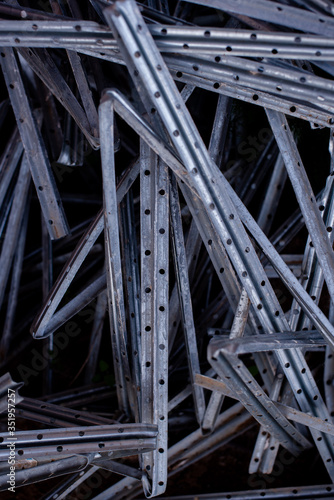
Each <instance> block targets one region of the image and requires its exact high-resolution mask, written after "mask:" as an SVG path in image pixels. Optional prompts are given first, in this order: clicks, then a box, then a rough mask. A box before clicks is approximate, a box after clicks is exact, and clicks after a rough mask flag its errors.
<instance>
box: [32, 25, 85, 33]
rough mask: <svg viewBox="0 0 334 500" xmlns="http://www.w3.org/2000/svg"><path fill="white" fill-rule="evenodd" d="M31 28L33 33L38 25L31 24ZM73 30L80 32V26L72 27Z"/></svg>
mask: <svg viewBox="0 0 334 500" xmlns="http://www.w3.org/2000/svg"><path fill="white" fill-rule="evenodd" d="M31 27H32V29H33V30H34V31H37V30H38V25H37V24H33V25H32V26H31ZM74 29H75V31H81V26H80V25H79V24H77V25H76V26H74Z"/></svg>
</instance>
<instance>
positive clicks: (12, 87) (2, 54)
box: [1, 39, 53, 226]
mask: <svg viewBox="0 0 334 500" xmlns="http://www.w3.org/2000/svg"><path fill="white" fill-rule="evenodd" d="M17 40H18V39H17ZM18 43H19V41H18ZM1 57H6V55H5V54H4V53H3V52H1ZM9 88H10V89H12V90H13V89H15V85H14V84H13V83H10V84H9ZM19 122H20V123H24V119H23V118H20V119H19ZM38 189H39V191H43V190H44V188H43V186H38ZM48 222H49V224H50V226H52V225H53V220H51V219H50V220H49V221H48Z"/></svg>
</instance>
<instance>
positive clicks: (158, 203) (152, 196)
mask: <svg viewBox="0 0 334 500" xmlns="http://www.w3.org/2000/svg"><path fill="white" fill-rule="evenodd" d="M140 180H141V186H140V187H141V206H140V214H141V217H140V219H141V328H142V335H141V341H142V364H141V367H142V377H141V381H142V406H141V414H142V421H143V422H145V423H154V424H157V425H158V430H159V433H158V445H157V448H158V449H157V450H156V451H154V452H151V453H149V454H144V455H143V456H142V468H143V469H145V471H146V475H147V479H148V481H145V480H144V479H143V487H144V491H145V494H146V495H147V496H149V497H151V496H156V495H157V494H160V493H163V492H164V491H165V488H166V481H167V422H168V303H169V297H168V274H169V270H168V246H169V243H168V233H169V227H168V199H169V186H168V173H167V166H166V165H165V164H164V163H163V162H161V161H159V160H158V158H157V156H156V155H155V153H154V152H153V151H152V150H151V149H150V148H149V147H148V146H147V145H146V144H145V143H144V142H143V141H141V175H140Z"/></svg>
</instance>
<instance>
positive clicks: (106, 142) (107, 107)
mask: <svg viewBox="0 0 334 500" xmlns="http://www.w3.org/2000/svg"><path fill="white" fill-rule="evenodd" d="M99 117H100V129H101V146H102V147H101V161H102V178H103V204H104V224H105V229H104V232H105V243H106V261H107V266H108V267H107V269H108V278H107V284H108V299H109V304H108V305H109V309H110V312H111V313H112V318H113V321H112V324H110V330H111V332H110V333H111V339H112V345H113V356H114V370H115V378H116V387H117V395H118V400H119V405H120V408H121V409H122V411H124V412H125V413H128V412H129V404H130V405H131V406H132V404H133V399H132V398H133V394H132V387H131V385H130V381H131V378H130V366H129V360H128V352H127V331H126V324H125V310H124V297H123V278H122V267H121V253H120V244H119V224H118V203H117V195H116V179H115V159H114V134H113V122H114V111H113V107H112V105H111V103H110V102H109V101H108V100H102V102H101V104H100V107H99ZM110 316H111V315H110ZM128 398H129V399H128ZM132 410H133V406H132Z"/></svg>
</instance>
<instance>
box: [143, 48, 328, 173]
mask: <svg viewBox="0 0 334 500" xmlns="http://www.w3.org/2000/svg"><path fill="white" fill-rule="evenodd" d="M231 50H232V49H231ZM275 51H276V49H273V50H272V52H273V53H275V54H277V51H276V52H275ZM138 54H139V56H138V57H140V53H139V52H138ZM316 55H321V53H319V54H316ZM218 59H219V61H220V57H219V56H217V57H216V58H215V60H216V62H219V61H218ZM157 69H158V70H161V69H162V68H161V66H160V64H158V65H157ZM193 69H194V70H195V71H198V69H199V68H198V66H193ZM261 71H263V69H262V67H260V68H259V72H261ZM134 75H135V76H138V75H139V73H138V71H137V70H135V71H134ZM176 76H177V78H182V76H183V73H182V72H181V71H178V72H177V73H176ZM233 78H234V80H236V81H238V80H239V76H238V75H235V76H234V77H233ZM300 82H301V83H305V82H306V78H305V77H303V76H302V77H301V78H300ZM219 87H220V84H219V83H218V82H215V83H214V84H213V88H215V89H218V88H219ZM276 89H277V90H282V88H281V87H276ZM154 97H156V98H159V97H161V95H160V92H155V94H154ZM258 99H259V96H258V95H257V94H254V95H253V101H257V100H258ZM176 108H177V109H180V105H179V104H177V105H176ZM296 110H297V108H296V107H295V106H291V107H290V112H291V113H294V112H295V111H296ZM155 112H156V109H155V108H152V109H151V113H155ZM327 121H328V123H329V124H330V125H333V124H334V119H333V118H328V120H327ZM314 126H315V127H318V124H317V123H315V124H314ZM173 134H174V135H175V136H176V137H178V136H179V135H180V134H179V131H178V130H175V131H174V132H173ZM148 175H149V174H148ZM181 182H182V181H181Z"/></svg>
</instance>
